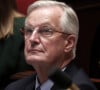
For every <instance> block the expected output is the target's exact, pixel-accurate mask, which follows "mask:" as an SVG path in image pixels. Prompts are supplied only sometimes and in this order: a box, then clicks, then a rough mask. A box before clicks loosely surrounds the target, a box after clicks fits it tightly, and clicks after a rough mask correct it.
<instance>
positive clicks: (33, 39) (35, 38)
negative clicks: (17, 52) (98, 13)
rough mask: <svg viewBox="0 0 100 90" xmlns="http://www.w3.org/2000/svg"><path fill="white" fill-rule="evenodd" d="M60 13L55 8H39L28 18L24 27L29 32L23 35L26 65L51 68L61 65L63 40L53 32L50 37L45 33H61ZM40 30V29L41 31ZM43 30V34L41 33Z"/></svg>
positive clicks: (59, 34) (60, 35) (60, 34)
mask: <svg viewBox="0 0 100 90" xmlns="http://www.w3.org/2000/svg"><path fill="white" fill-rule="evenodd" d="M61 13H62V11H61V10H60V9H59V8H58V7H56V8H55V9H53V8H41V9H36V10H34V11H33V12H32V13H31V14H30V15H29V16H28V17H27V20H26V23H25V27H26V28H28V29H29V30H30V29H32V30H34V31H33V32H31V31H30V32H31V35H30V36H27V35H25V56H26V61H27V63H29V64H31V65H33V66H36V65H42V66H43V65H44V66H46V65H47V66H52V65H56V64H59V63H61V60H62V59H63V56H64V48H65V40H64V38H63V37H62V33H58V32H54V33H52V34H51V35H49V34H50V33H48V31H47V32H46V30H48V28H50V30H56V31H61V28H60V26H59V20H60V17H61ZM41 28H42V29H41ZM44 28H45V32H44V31H41V30H43V29H44Z"/></svg>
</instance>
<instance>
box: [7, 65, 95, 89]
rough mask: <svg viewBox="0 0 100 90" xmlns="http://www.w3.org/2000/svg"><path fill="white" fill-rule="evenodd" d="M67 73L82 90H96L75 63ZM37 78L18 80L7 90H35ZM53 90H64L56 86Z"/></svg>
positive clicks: (33, 76)
mask: <svg viewBox="0 0 100 90" xmlns="http://www.w3.org/2000/svg"><path fill="white" fill-rule="evenodd" d="M65 73H66V74H67V75H69V77H71V79H72V81H73V83H75V84H76V85H77V86H78V87H79V88H80V90H96V88H95V86H94V85H93V84H92V83H91V82H90V80H89V78H88V77H87V75H86V74H85V73H84V71H83V70H82V69H79V68H78V67H76V66H75V65H74V64H73V63H71V64H69V65H68V66H67V68H66V70H65ZM35 76H36V75H32V76H31V77H27V78H24V79H21V80H18V81H17V82H14V83H12V84H10V85H9V86H8V87H7V88H6V89H5V90H35ZM51 90H63V89H60V88H59V87H58V86H57V85H56V84H55V85H54V86H53V87H52V89H51Z"/></svg>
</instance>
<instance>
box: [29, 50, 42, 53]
mask: <svg viewBox="0 0 100 90" xmlns="http://www.w3.org/2000/svg"><path fill="white" fill-rule="evenodd" d="M28 52H29V53H39V52H43V51H42V50H40V49H29V50H28Z"/></svg>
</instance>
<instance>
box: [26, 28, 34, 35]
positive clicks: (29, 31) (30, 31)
mask: <svg viewBox="0 0 100 90" xmlns="http://www.w3.org/2000/svg"><path fill="white" fill-rule="evenodd" d="M32 32H33V30H32V29H25V34H26V35H30V34H32Z"/></svg>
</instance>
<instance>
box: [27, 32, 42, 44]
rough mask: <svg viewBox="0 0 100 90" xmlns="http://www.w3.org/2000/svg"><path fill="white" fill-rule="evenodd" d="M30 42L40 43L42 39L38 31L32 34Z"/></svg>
mask: <svg viewBox="0 0 100 90" xmlns="http://www.w3.org/2000/svg"><path fill="white" fill-rule="evenodd" d="M29 40H30V42H34V43H39V41H40V37H39V34H38V30H34V31H33V32H32V35H31V36H30V38H29Z"/></svg>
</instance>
